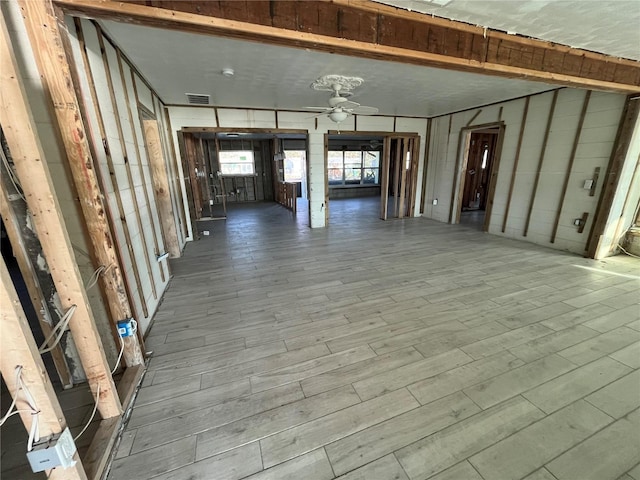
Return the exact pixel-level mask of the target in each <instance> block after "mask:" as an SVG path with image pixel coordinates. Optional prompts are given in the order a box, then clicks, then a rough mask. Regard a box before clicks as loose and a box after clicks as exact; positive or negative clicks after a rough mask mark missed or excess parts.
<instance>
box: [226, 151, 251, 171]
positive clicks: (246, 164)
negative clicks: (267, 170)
mask: <svg viewBox="0 0 640 480" xmlns="http://www.w3.org/2000/svg"><path fill="white" fill-rule="evenodd" d="M219 163H220V171H221V172H222V174H223V175H253V174H254V173H255V167H254V164H253V152H252V151H250V150H234V151H222V152H220V155H219Z"/></svg>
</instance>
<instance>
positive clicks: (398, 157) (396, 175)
mask: <svg viewBox="0 0 640 480" xmlns="http://www.w3.org/2000/svg"><path fill="white" fill-rule="evenodd" d="M395 162H396V163H395V165H394V169H393V217H394V218H397V217H398V215H399V210H398V195H399V193H400V189H399V186H400V164H401V163H402V140H401V139H397V141H396V150H395Z"/></svg>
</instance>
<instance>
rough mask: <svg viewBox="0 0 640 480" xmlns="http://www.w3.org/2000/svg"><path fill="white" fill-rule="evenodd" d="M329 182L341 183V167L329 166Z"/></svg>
mask: <svg viewBox="0 0 640 480" xmlns="http://www.w3.org/2000/svg"><path fill="white" fill-rule="evenodd" d="M328 175H329V183H334V184H335V183H342V169H341V168H330V169H329V172H328Z"/></svg>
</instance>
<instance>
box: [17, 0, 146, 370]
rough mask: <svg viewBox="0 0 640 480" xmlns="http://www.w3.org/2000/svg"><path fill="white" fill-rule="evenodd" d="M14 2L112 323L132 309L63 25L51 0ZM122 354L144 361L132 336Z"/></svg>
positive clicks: (131, 360) (132, 361)
mask: <svg viewBox="0 0 640 480" xmlns="http://www.w3.org/2000/svg"><path fill="white" fill-rule="evenodd" d="M19 4H20V6H21V7H22V9H23V12H24V17H25V26H26V29H27V33H28V34H29V38H30V41H31V44H32V46H34V48H33V52H34V56H35V58H36V63H37V64H38V70H39V71H40V74H41V78H42V80H43V82H44V84H45V86H46V88H45V92H48V94H49V95H50V101H51V104H52V105H53V110H54V114H55V117H56V119H57V121H58V126H59V132H60V135H61V138H62V142H63V145H64V149H65V152H66V155H67V159H68V162H67V165H68V167H69V170H70V172H71V175H72V178H73V182H74V186H75V188H76V190H77V192H78V195H79V197H80V198H81V199H82V200H81V202H80V206H81V210H82V215H83V217H84V219H85V222H86V225H87V230H88V237H89V239H90V241H91V245H92V247H93V249H92V250H93V252H92V253H93V254H94V255H95V258H96V261H97V262H98V263H99V264H100V265H102V266H104V267H109V268H107V270H105V271H104V272H103V273H102V275H101V276H100V278H101V280H102V290H103V293H104V296H105V297H106V300H107V301H106V303H107V305H108V308H109V312H110V314H111V320H112V322H113V323H116V322H117V321H118V320H123V319H126V318H129V317H131V309H130V308H129V300H128V297H127V293H126V290H125V288H124V281H123V278H122V270H121V262H120V258H119V256H118V252H117V251H116V248H115V245H114V241H113V235H112V231H111V227H110V224H109V220H108V218H107V214H106V208H105V204H104V201H103V199H102V193H101V190H100V186H99V183H98V182H99V181H98V174H97V172H96V169H95V168H94V164H93V162H92V159H93V158H95V155H94V152H92V150H91V145H90V144H89V143H88V139H87V135H86V132H85V129H84V121H83V118H82V115H83V113H84V110H83V109H82V108H81V106H80V103H79V100H78V96H77V95H76V92H75V90H74V86H77V81H76V82H74V79H73V72H74V71H75V69H74V68H71V67H70V65H69V63H68V62H69V61H70V60H68V59H72V56H71V55H67V52H70V46H69V42H68V34H67V33H66V26H65V25H64V23H63V19H62V18H59V17H58V16H57V14H56V12H54V11H53V10H52V8H51V5H50V4H45V2H31V1H24V0H21V1H20V2H19ZM112 328H114V326H112ZM114 330H115V328H114ZM123 357H124V360H125V363H126V364H127V365H138V364H140V363H143V362H144V357H143V355H142V350H141V348H140V345H139V343H138V342H137V341H136V340H135V339H134V338H130V339H127V340H125V351H124V354H123Z"/></svg>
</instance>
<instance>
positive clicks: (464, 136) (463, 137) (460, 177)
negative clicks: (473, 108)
mask: <svg viewBox="0 0 640 480" xmlns="http://www.w3.org/2000/svg"><path fill="white" fill-rule="evenodd" d="M449 127H451V122H449ZM449 136H451V133H449ZM463 146H464V149H463V148H462V147H463ZM470 148H471V130H469V129H466V128H463V129H461V130H460V133H459V134H458V146H457V147H456V156H455V158H456V169H455V173H454V175H453V184H452V186H451V204H450V206H449V218H450V219H451V223H460V215H461V212H462V205H461V202H462V196H463V194H464V184H465V180H466V175H464V174H463V173H462V172H464V171H466V169H467V161H468V159H469V150H470ZM448 151H449V149H448V148H447V152H448ZM461 151H462V160H461V161H458V155H460V152H461ZM458 181H459V185H458ZM456 185H458V188H456ZM456 199H457V201H456ZM454 208H455V211H454Z"/></svg>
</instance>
